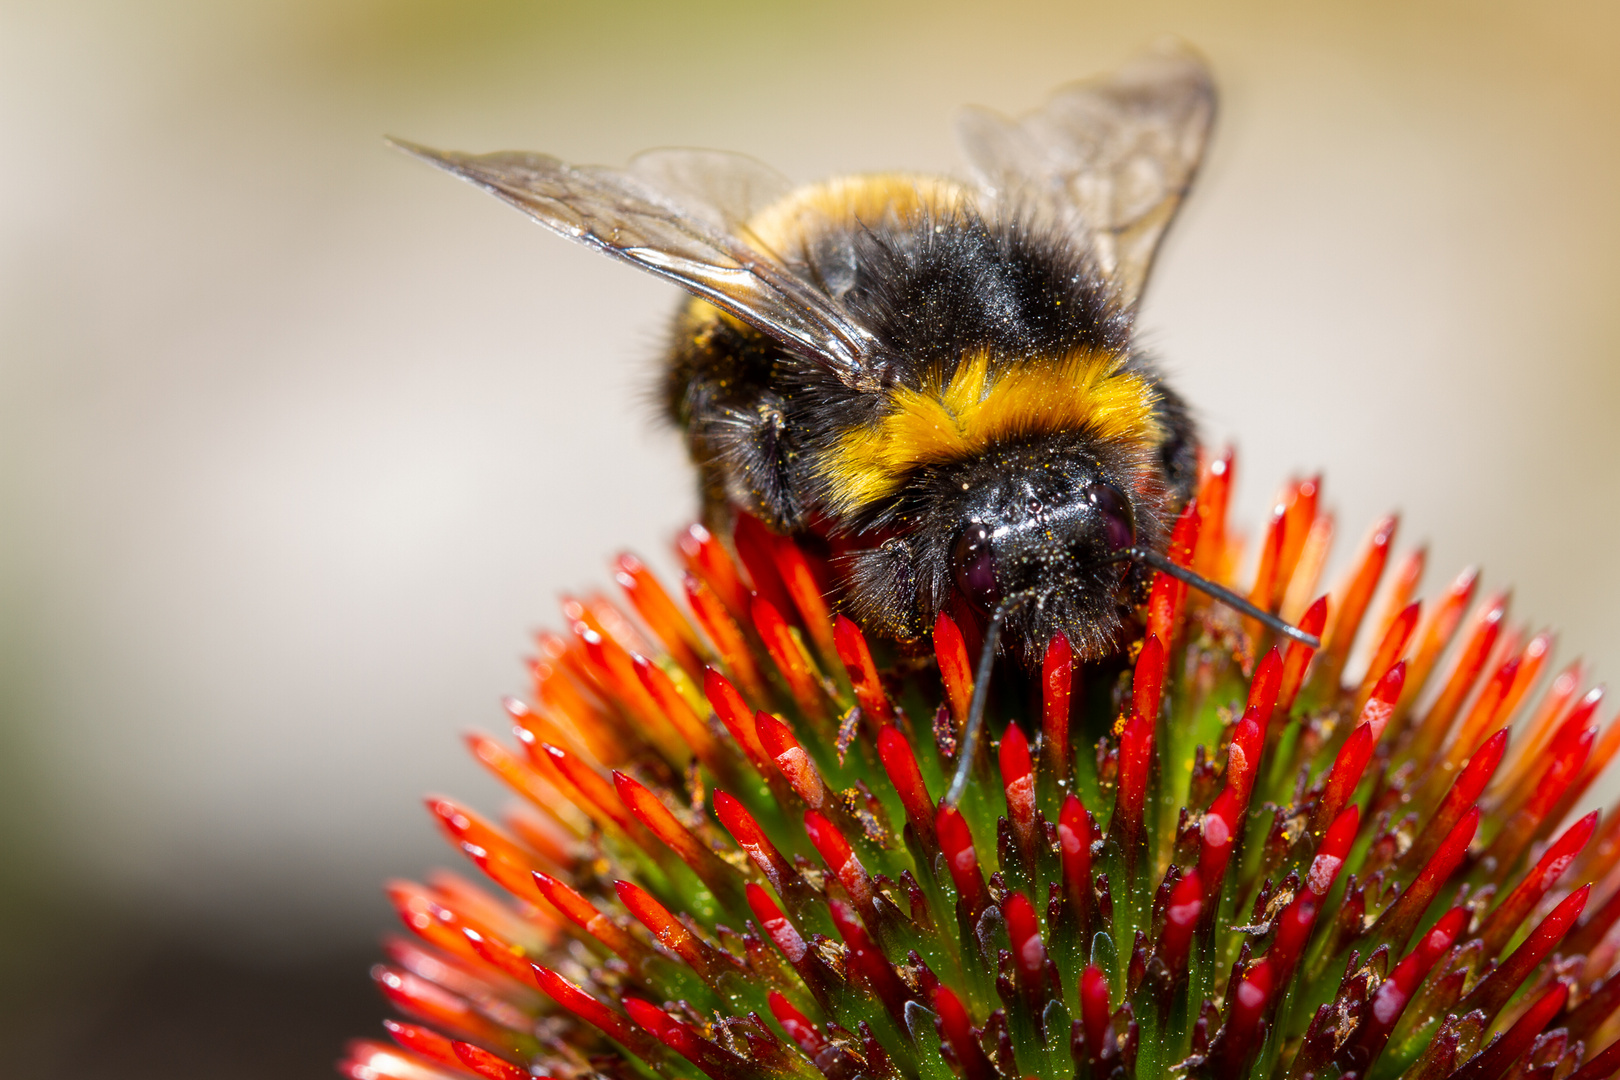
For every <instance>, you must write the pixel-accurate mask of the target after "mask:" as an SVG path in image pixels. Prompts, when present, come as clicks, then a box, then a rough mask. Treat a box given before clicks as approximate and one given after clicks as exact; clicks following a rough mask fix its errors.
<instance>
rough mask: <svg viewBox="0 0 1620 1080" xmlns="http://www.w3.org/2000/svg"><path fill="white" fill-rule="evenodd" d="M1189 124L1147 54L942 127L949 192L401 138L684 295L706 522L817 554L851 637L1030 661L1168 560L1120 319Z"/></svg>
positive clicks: (1165, 403)
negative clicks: (783, 537) (950, 138)
mask: <svg viewBox="0 0 1620 1080" xmlns="http://www.w3.org/2000/svg"><path fill="white" fill-rule="evenodd" d="M1214 113H1215V92H1214V88H1213V85H1212V83H1211V80H1210V76H1209V73H1208V70H1207V68H1206V67H1205V65H1204V64H1203V63H1202V61H1201V60H1199V59H1198V58H1197V57H1196V56H1194V55H1192V54H1191V53H1190V52H1189V51H1187V50H1185V49H1183V48H1180V47H1163V48H1160V49H1159V50H1157V51H1155V52H1152V53H1149V54H1147V55H1145V56H1143V57H1141V58H1139V59H1137V60H1135V61H1134V62H1132V63H1130V64H1128V65H1127V66H1125V67H1124V68H1122V69H1120V70H1119V71H1117V72H1115V73H1113V74H1112V75H1109V76H1106V77H1103V78H1100V79H1095V80H1090V81H1085V82H1079V83H1075V84H1072V85H1070V86H1067V87H1064V88H1062V89H1060V90H1058V91H1057V92H1056V93H1055V94H1054V95H1053V96H1052V97H1051V98H1050V100H1049V101H1048V102H1047V103H1046V105H1045V106H1044V107H1043V108H1041V109H1040V110H1038V111H1036V112H1034V113H1032V114H1030V115H1028V116H1025V117H1023V118H1020V119H1016V120H1013V119H1007V118H1005V117H1002V116H999V115H997V114H995V113H992V112H989V111H986V110H981V109H973V110H969V111H967V112H966V113H965V115H964V116H963V118H962V120H961V121H960V124H959V135H960V138H961V143H962V146H963V148H964V150H965V152H966V156H967V159H968V161H969V163H970V164H971V166H972V171H973V177H972V179H969V180H954V179H949V178H945V177H937V176H926V175H916V174H910V173H883V174H877V175H864V176H849V177H840V178H837V179H833V180H828V181H825V182H822V183H818V184H813V185H810V186H808V187H800V188H797V189H795V188H794V187H793V186H792V185H790V184H789V183H787V182H786V181H785V180H783V179H782V178H781V177H780V176H778V175H777V174H776V173H774V172H772V171H771V170H770V169H768V168H766V167H765V166H763V165H760V164H759V163H758V162H755V161H753V160H752V159H749V158H746V157H741V156H737V155H731V154H722V153H715V152H707V151H684V150H683V151H654V152H651V153H647V154H643V155H641V156H640V157H638V158H636V159H635V160H634V161H633V162H632V163H631V164H630V165H629V166H628V167H627V168H625V169H610V168H602V167H596V166H574V165H569V164H565V163H564V162H562V161H559V160H557V159H556V158H553V157H549V156H545V155H540V154H526V153H497V154H486V155H477V156H474V155H466V154H457V153H442V152H439V151H434V150H428V149H425V148H421V147H416V146H411V145H408V144H402V145H404V148H405V149H407V150H409V151H411V152H413V153H416V154H418V155H420V156H422V157H424V158H426V159H428V160H429V161H431V162H432V163H434V164H436V165H438V166H441V167H443V168H444V169H446V170H448V171H450V172H452V173H454V174H456V175H457V176H460V177H462V178H464V179H466V180H469V181H471V182H472V183H474V184H476V185H478V186H479V187H481V188H484V189H485V190H487V191H489V192H491V193H493V194H494V195H496V196H497V197H499V198H501V199H503V200H505V201H506V202H508V203H511V204H512V205H513V206H515V207H517V208H518V209H520V210H522V211H523V212H525V213H526V214H528V215H529V216H531V217H532V218H534V219H535V220H536V221H538V222H539V223H540V224H542V225H544V226H545V227H547V228H548V229H550V230H552V231H553V232H557V233H560V234H562V235H563V236H567V237H569V238H571V239H574V240H577V241H579V242H580V243H583V244H586V245H588V246H590V247H593V248H596V249H597V250H599V251H602V252H604V253H606V254H608V255H611V256H613V257H615V258H618V259H621V260H623V261H625V262H629V263H632V264H634V265H636V266H639V267H641V268H642V269H644V270H647V271H649V272H651V273H654V274H657V275H659V276H661V277H664V278H668V279H670V280H672V281H674V282H675V283H676V284H678V285H680V286H682V287H683V288H684V289H686V290H687V291H688V292H689V293H691V294H692V296H691V298H690V299H689V300H688V301H687V302H686V303H685V304H684V306H683V307H682V309H681V310H680V313H679V315H678V317H677V319H676V323H675V330H674V335H673V345H672V347H671V348H670V350H669V355H668V360H667V363H666V365H665V368H664V372H663V382H662V393H661V399H662V403H663V407H664V409H665V411H666V412H667V414H668V416H669V417H670V418H671V419H672V420H673V421H674V422H675V423H676V424H677V425H678V426H679V427H680V428H681V430H682V431H683V432H684V434H685V438H686V442H687V446H688V448H689V450H690V453H691V456H692V459H693V461H694V462H695V464H696V465H697V468H698V472H699V476H700V483H701V492H702V498H703V501H704V505H705V512H706V515H707V517H708V518H709V519H710V520H711V521H713V522H716V523H724V522H725V521H726V520H728V519H729V518H731V517H732V516H733V515H734V514H735V513H736V512H738V511H742V512H746V513H748V514H751V515H754V516H755V517H757V518H758V519H759V520H760V521H761V522H763V523H764V524H765V525H766V526H767V527H769V528H770V529H772V530H775V531H777V532H779V533H786V534H793V535H795V536H798V537H800V538H801V539H804V540H809V541H810V542H814V543H819V544H823V545H825V547H826V549H827V550H829V551H830V552H832V553H833V554H835V555H836V556H837V557H836V558H835V559H834V560H833V565H834V566H835V568H836V570H837V572H838V574H839V576H840V580H839V584H838V586H837V596H836V598H837V600H838V601H839V603H840V605H841V607H842V608H843V610H845V611H847V612H848V613H849V614H851V615H852V616H853V617H854V618H855V619H856V620H857V621H858V622H860V623H862V624H863V625H864V626H865V627H866V629H867V630H868V631H869V632H875V633H878V634H880V635H884V636H887V637H889V638H891V639H895V640H899V641H906V640H910V639H915V638H918V637H920V636H921V635H923V634H924V633H926V631H927V630H928V628H929V627H931V626H932V624H933V621H934V619H935V618H936V617H937V615H938V613H939V612H941V611H948V612H950V613H952V614H953V615H954V616H955V617H956V618H957V619H958V620H959V621H963V622H965V621H969V620H972V621H975V622H976V623H977V625H978V626H979V627H980V628H981V629H984V628H988V630H987V633H986V641H985V652H986V654H987V655H988V654H990V653H991V651H992V650H993V649H994V647H995V645H994V641H995V639H996V638H997V637H1000V638H1002V639H1003V640H1005V641H1006V642H1008V643H1009V644H1011V645H1012V646H1013V648H1012V649H1011V650H1010V651H1011V652H1012V653H1013V654H1014V655H1015V656H1017V657H1021V658H1022V660H1023V661H1024V662H1025V663H1026V664H1027V663H1031V662H1035V661H1037V660H1038V657H1039V654H1040V650H1041V649H1043V648H1044V646H1045V643H1046V642H1047V641H1048V640H1050V638H1051V637H1052V636H1053V634H1054V633H1056V632H1059V631H1061V632H1062V633H1063V634H1064V635H1065V636H1066V637H1067V638H1068V640H1069V642H1070V644H1071V645H1072V646H1073V648H1074V649H1075V651H1076V652H1077V653H1078V654H1079V655H1080V656H1081V657H1082V658H1086V659H1096V658H1101V657H1104V656H1108V655H1111V654H1113V653H1115V652H1117V651H1118V650H1119V649H1120V647H1121V646H1122V644H1123V643H1124V638H1125V635H1126V634H1127V633H1128V628H1129V626H1130V625H1131V622H1132V619H1133V617H1134V611H1135V609H1136V607H1137V604H1138V602H1139V600H1140V599H1141V591H1142V588H1143V586H1144V583H1145V580H1146V575H1147V572H1148V571H1147V565H1152V566H1158V567H1159V568H1161V569H1164V568H1166V567H1168V566H1169V565H1170V564H1169V561H1168V560H1167V559H1165V558H1164V555H1163V550H1164V548H1165V546H1166V544H1167V542H1168V530H1169V525H1170V523H1171V522H1172V521H1173V520H1174V516H1175V514H1176V513H1177V512H1178V511H1179V509H1180V508H1181V507H1182V506H1183V504H1184V503H1185V502H1186V500H1187V499H1188V498H1189V497H1190V496H1191V493H1192V489H1193V485H1194V482H1195V479H1196V471H1197V454H1198V439H1197V434H1196V432H1195V430H1194V425H1193V422H1192V420H1191V418H1190V416H1189V412H1188V409H1187V406H1186V404H1185V403H1184V402H1183V401H1182V399H1181V397H1180V396H1179V395H1178V394H1177V393H1176V392H1175V391H1174V390H1172V389H1171V388H1170V387H1169V386H1168V385H1166V383H1165V381H1164V378H1163V377H1162V375H1161V374H1160V372H1159V370H1158V368H1157V367H1156V366H1155V364H1154V363H1153V361H1152V360H1151V359H1150V358H1149V357H1148V356H1146V355H1145V354H1144V353H1143V352H1142V351H1141V350H1140V349H1139V348H1138V347H1137V345H1136V342H1135V337H1134V334H1133V329H1134V321H1135V315H1136V312H1137V309H1138V307H1139V304H1140V302H1141V298H1142V290H1143V287H1144V286H1145V284H1146V282H1147V279H1148V274H1149V270H1150V269H1151V267H1152V264H1153V260H1154V255H1155V253H1156V252H1157V250H1158V248H1159V245H1160V241H1161V240H1162V239H1163V237H1164V234H1165V230H1166V229H1167V228H1168V226H1169V225H1170V222H1171V220H1172V219H1173V218H1174V216H1175V214H1176V210H1177V208H1178V207H1179V206H1180V204H1181V201H1182V198H1183V196H1184V195H1185V193H1186V191H1187V188H1188V186H1189V184H1190V183H1191V182H1192V179H1193V176H1194V174H1195V173H1196V172H1197V169H1198V165H1199V162H1200V159H1201V158H1202V156H1203V153H1204V147H1205V144H1206V141H1207V138H1208V134H1209V130H1210V125H1211V122H1212V120H1213V118H1214ZM1145 564H1146V565H1145ZM1180 576H1186V575H1185V574H1182V575H1180ZM1197 584H1199V585H1200V587H1207V583H1203V582H1197ZM1256 614H1259V613H1256ZM1290 629H1291V628H1290Z"/></svg>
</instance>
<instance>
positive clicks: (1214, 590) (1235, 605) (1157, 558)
mask: <svg viewBox="0 0 1620 1080" xmlns="http://www.w3.org/2000/svg"><path fill="white" fill-rule="evenodd" d="M1124 559H1133V560H1136V561H1139V562H1144V563H1147V564H1148V565H1149V566H1151V567H1153V569H1155V570H1157V571H1158V572H1159V573H1161V574H1168V575H1169V576H1171V577H1173V578H1175V579H1176V580H1177V581H1182V582H1185V583H1186V584H1188V585H1191V586H1192V587H1193V588H1195V589H1197V590H1198V591H1199V592H1201V593H1204V594H1206V595H1208V596H1211V597H1213V598H1215V599H1216V600H1219V601H1220V602H1221V603H1223V604H1225V605H1226V606H1227V607H1229V608H1232V609H1234V610H1236V611H1238V612H1240V613H1241V614H1244V615H1247V616H1248V617H1249V618H1251V619H1256V620H1258V621H1259V622H1261V623H1262V624H1264V625H1265V626H1267V627H1270V628H1271V629H1272V630H1275V631H1276V632H1277V633H1279V634H1282V635H1283V636H1284V637H1289V638H1292V639H1294V640H1295V641H1297V642H1299V643H1300V644H1302V645H1306V646H1309V647H1310V648H1312V649H1320V648H1321V647H1322V639H1321V638H1319V637H1317V636H1316V635H1314V634H1307V633H1306V632H1305V631H1303V630H1301V629H1300V628H1299V627H1297V626H1295V625H1293V624H1292V623H1290V622H1288V621H1287V620H1286V619H1280V618H1278V617H1277V616H1275V615H1273V614H1272V613H1271V612H1269V611H1264V610H1262V609H1260V608H1258V607H1255V606H1254V605H1253V604H1251V603H1249V601H1247V600H1245V599H1244V598H1243V597H1241V596H1239V595H1238V594H1237V593H1235V592H1233V591H1232V590H1231V589H1228V588H1227V587H1226V586H1224V585H1217V584H1215V583H1214V582H1213V581H1211V580H1209V579H1208V578H1206V577H1202V576H1200V575H1198V574H1195V573H1193V572H1192V571H1191V570H1189V569H1187V568H1186V567H1185V566H1180V565H1178V564H1177V563H1174V562H1172V561H1171V560H1170V559H1169V558H1168V557H1167V556H1164V555H1161V554H1160V553H1159V552H1157V551H1154V550H1153V549H1152V548H1142V547H1128V548H1122V549H1120V550H1119V551H1118V552H1116V553H1115V554H1114V556H1113V558H1111V559H1109V560H1108V561H1109V562H1119V561H1121V560H1124Z"/></svg>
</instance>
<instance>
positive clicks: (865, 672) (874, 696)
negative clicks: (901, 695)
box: [833, 615, 894, 725]
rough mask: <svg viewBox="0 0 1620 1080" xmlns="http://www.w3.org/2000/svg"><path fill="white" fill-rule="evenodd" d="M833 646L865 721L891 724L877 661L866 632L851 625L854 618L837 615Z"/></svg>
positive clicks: (891, 707)
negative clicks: (868, 643) (865, 718)
mask: <svg viewBox="0 0 1620 1080" xmlns="http://www.w3.org/2000/svg"><path fill="white" fill-rule="evenodd" d="M833 646H834V648H835V649H836V650H837V652H838V659H839V661H841V662H842V663H843V665H844V670H845V671H847V672H849V680H850V683H851V684H852V685H853V687H854V690H855V699H856V700H857V701H858V702H860V706H861V710H862V711H863V712H864V713H865V714H866V716H867V718H868V720H869V721H870V722H871V723H873V724H876V725H888V724H892V723H894V706H893V705H892V704H890V702H889V696H888V695H887V694H886V693H884V691H883V683H882V682H881V680H880V677H879V675H878V670H877V664H876V663H875V662H874V661H873V660H872V649H871V647H870V646H868V645H867V643H866V635H864V634H862V633H861V628H860V627H858V626H856V625H855V622H854V620H852V619H850V618H848V617H846V616H844V615H839V616H838V617H837V618H836V619H835V620H834V624H833Z"/></svg>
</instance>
